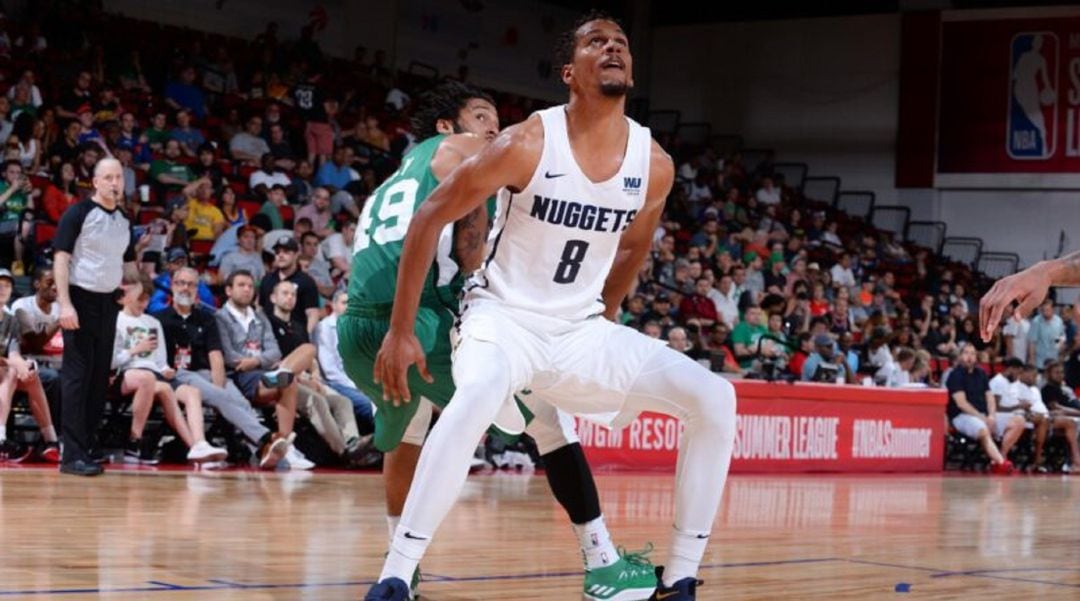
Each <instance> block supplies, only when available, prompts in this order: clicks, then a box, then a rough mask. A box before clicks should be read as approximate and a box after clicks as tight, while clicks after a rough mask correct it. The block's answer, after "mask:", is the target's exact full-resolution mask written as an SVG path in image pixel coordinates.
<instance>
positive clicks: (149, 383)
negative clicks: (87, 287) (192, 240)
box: [112, 276, 227, 465]
mask: <svg viewBox="0 0 1080 601" xmlns="http://www.w3.org/2000/svg"><path fill="white" fill-rule="evenodd" d="M153 288H154V285H153V284H152V283H151V282H150V279H149V278H147V277H145V276H144V277H143V278H142V280H141V281H140V282H139V283H138V284H135V285H130V286H128V287H127V288H126V289H125V291H124V300H123V305H124V308H123V310H122V311H120V313H119V314H118V315H117V318H116V341H115V344H114V346H113V361H112V367H113V369H115V370H116V380H115V387H116V389H117V391H118V392H119V393H120V394H121V395H124V396H127V395H134V397H133V399H132V403H131V435H130V438H129V439H128V444H127V447H126V448H125V449H124V462H125V463H139V464H144V465H145V464H148V465H153V464H156V463H157V462H158V460H157V458H156V456H155V454H156V450H157V449H156V445H148V444H144V443H143V440H142V435H143V429H144V428H145V427H146V420H147V419H148V418H149V417H150V410H151V408H152V405H153V403H154V400H155V399H156V400H157V401H158V403H160V404H161V406H162V408H163V409H164V411H165V421H166V422H168V424H169V426H170V427H171V428H172V429H173V430H174V431H175V432H176V434H177V436H179V437H180V439H181V440H183V441H184V444H185V445H187V447H188V454H187V459H188V461H191V462H195V463H203V462H209V461H221V460H223V459H225V457H226V455H227V453H226V451H225V449H219V448H217V447H214V446H211V445H210V443H208V442H206V436H205V435H204V433H203V410H202V395H201V394H200V393H199V391H198V390H197V389H196V388H193V387H191V386H188V385H185V384H179V383H177V382H174V380H173V378H175V376H176V370H175V369H173V368H172V367H170V366H169V364H168V362H167V359H166V355H165V347H163V346H161V344H160V341H163V340H164V339H165V333H164V331H163V330H162V328H161V322H159V321H158V320H157V319H155V318H154V317H152V316H150V315H147V314H146V313H144V311H145V310H146V305H147V303H149V302H150V293H151V291H152V290H153ZM174 390H175V393H174ZM178 401H179V402H180V403H183V405H184V407H185V408H186V409H187V418H186V420H185V417H184V413H183V412H182V411H181V410H180V406H179V405H178V404H177V402H178Z"/></svg>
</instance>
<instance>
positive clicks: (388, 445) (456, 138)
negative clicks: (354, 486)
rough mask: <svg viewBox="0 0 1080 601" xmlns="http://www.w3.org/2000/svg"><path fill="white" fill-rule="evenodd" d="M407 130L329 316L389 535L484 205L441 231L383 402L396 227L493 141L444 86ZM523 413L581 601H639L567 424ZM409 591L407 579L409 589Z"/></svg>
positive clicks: (474, 112) (483, 220) (444, 386)
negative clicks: (405, 394) (580, 568)
mask: <svg viewBox="0 0 1080 601" xmlns="http://www.w3.org/2000/svg"><path fill="white" fill-rule="evenodd" d="M413 131H414V134H415V135H416V136H417V138H418V139H419V142H418V144H417V145H416V146H415V147H414V148H413V149H412V150H411V151H410V152H409V153H408V154H407V155H406V156H405V157H404V159H403V160H402V163H401V167H400V168H399V169H398V170H397V171H396V172H395V173H394V174H392V175H391V176H390V177H389V178H388V179H387V180H386V181H385V182H384V183H383V184H382V185H381V186H380V187H379V188H378V189H377V190H376V191H375V192H374V193H373V194H372V195H371V196H370V197H369V198H368V200H367V203H366V204H365V206H364V210H363V211H362V213H361V215H360V223H359V225H358V226H357V232H356V241H355V243H354V247H353V253H354V254H353V258H352V272H351V274H350V278H349V298H348V308H347V309H346V311H345V314H344V315H342V316H341V317H340V318H339V319H338V334H339V344H338V348H339V351H340V353H341V356H342V359H343V360H344V364H345V371H346V372H347V373H348V375H349V377H350V378H351V379H352V380H353V382H354V383H356V385H357V386H358V387H359V388H360V390H362V391H363V392H364V393H365V394H367V396H368V397H369V398H371V399H372V402H373V403H374V404H375V406H376V409H377V410H376V412H375V445H376V446H377V447H378V448H379V449H380V450H382V451H384V452H385V453H386V455H385V459H384V462H383V477H384V480H385V485H386V503H387V523H388V526H389V529H390V537H391V539H392V538H393V535H394V531H395V529H396V528H397V523H398V520H399V518H400V516H401V512H402V509H403V507H404V505H405V497H406V495H407V494H408V491H409V486H410V485H411V483H412V478H413V472H414V471H415V469H416V465H417V462H418V460H419V456H420V446H421V445H422V444H423V441H424V437H425V435H426V434H427V430H428V426H429V424H430V420H431V405H432V404H434V405H435V406H438V407H440V408H441V407H444V406H445V405H446V403H448V402H449V401H450V398H451V397H452V396H453V394H454V390H455V388H454V382H453V379H452V377H451V362H450V355H451V343H450V332H451V329H452V327H453V324H454V320H455V318H456V314H457V310H458V301H457V298H458V293H459V292H460V290H461V287H462V285H463V282H464V277H463V276H464V275H467V274H470V273H471V272H472V271H474V270H475V269H477V268H478V267H479V266H480V264H481V262H482V261H483V259H484V256H485V248H486V245H485V239H486V237H487V231H488V219H489V215H488V211H489V208H488V207H483V206H481V207H480V208H478V209H477V211H474V212H473V213H471V214H469V215H467V216H466V217H465V218H463V219H461V220H460V221H458V222H457V223H455V224H453V225H451V226H448V227H447V228H446V230H445V231H444V232H443V233H442V237H441V239H440V244H439V252H438V255H437V258H436V262H435V264H434V265H433V267H432V270H431V273H430V275H429V276H428V280H427V281H426V283H425V287H424V293H423V295H422V300H421V303H420V310H419V312H418V313H417V318H416V325H415V333H416V336H417V338H418V339H419V340H420V341H421V344H422V345H423V347H424V350H425V352H426V353H427V365H426V369H420V370H413V371H412V372H411V373H410V374H409V387H410V390H412V391H414V392H415V393H416V396H415V397H414V399H413V401H412V402H409V403H404V404H400V405H395V404H394V403H391V402H390V401H388V400H384V399H383V390H382V387H381V386H380V385H379V384H377V383H376V382H375V381H374V365H375V356H376V354H377V352H378V350H379V346H380V345H381V344H382V340H383V337H384V336H385V335H386V332H387V330H388V329H389V328H390V321H389V320H390V313H391V309H392V303H393V299H394V294H395V291H396V282H397V274H398V264H399V259H400V256H401V250H402V245H403V241H404V238H405V232H406V231H407V230H408V226H409V221H410V220H411V218H412V215H413V214H414V212H415V211H416V210H417V209H418V208H419V206H420V204H421V203H422V202H424V200H425V199H426V198H427V196H428V195H429V194H430V193H431V192H432V191H433V190H434V189H435V187H436V186H437V185H438V184H439V182H440V181H441V180H443V179H445V178H446V176H447V175H449V174H450V172H451V171H453V169H454V168H456V167H457V166H458V165H460V164H461V163H463V162H464V161H465V160H467V159H468V158H469V157H470V156H472V155H473V154H475V153H477V152H478V151H479V150H480V149H481V148H482V147H483V146H485V145H486V144H487V143H488V142H490V141H491V140H492V139H494V138H495V136H496V135H497V134H498V132H499V120H498V113H497V111H496V109H495V106H494V104H493V102H492V100H491V99H490V97H488V96H487V95H486V94H485V93H483V92H482V91H480V90H478V89H475V88H473V87H471V86H468V85H465V84H462V83H459V82H454V81H447V82H445V83H443V84H440V86H439V87H437V88H435V89H434V90H432V91H431V92H429V93H428V94H427V95H426V96H425V97H424V98H423V99H422V101H421V106H420V108H419V109H418V111H417V112H416V114H415V116H414V119H413ZM489 204H490V203H489ZM421 397H422V398H421ZM528 409H529V410H530V412H532V413H533V414H534V416H533V420H532V421H531V422H530V424H529V427H528V428H527V429H526V432H527V433H528V434H530V435H531V436H532V437H533V438H534V439H535V440H536V442H537V446H538V448H539V450H540V453H541V454H542V456H543V460H544V466H545V468H546V473H547V478H548V483H549V484H550V486H551V489H552V492H553V493H554V495H555V498H556V499H557V500H558V501H559V503H560V504H561V505H562V506H563V508H564V509H565V510H566V512H567V514H568V515H569V517H570V520H571V522H572V523H573V527H574V531H575V533H576V534H577V536H578V539H579V542H580V544H581V550H582V554H583V556H584V559H585V567H586V574H585V584H584V598H585V599H590V600H599V601H630V600H635V599H645V598H647V597H648V596H649V594H650V593H651V592H652V591H653V590H654V588H655V587H656V577H655V573H654V570H653V567H652V565H651V564H650V563H649V562H648V560H647V559H645V557H644V556H643V555H644V554H642V553H625V552H624V551H622V550H616V548H615V547H614V545H613V544H612V542H611V538H610V535H609V533H608V531H607V528H606V526H605V524H604V518H603V515H602V514H601V511H600V501H599V496H598V493H597V491H596V485H595V483H594V482H593V477H592V473H591V471H590V470H589V465H588V463H587V462H586V460H585V454H584V452H583V451H582V448H581V444H580V443H579V442H578V441H577V437H576V434H575V432H574V422H573V420H572V418H569V417H568V416H566V415H565V414H561V413H559V412H557V411H556V410H555V409H554V408H553V407H551V406H550V405H548V404H546V403H542V402H539V403H531V404H530V405H529V406H528ZM416 586H417V578H415V577H414V579H413V582H412V584H411V589H412V590H411V591H410V592H411V593H415V590H416Z"/></svg>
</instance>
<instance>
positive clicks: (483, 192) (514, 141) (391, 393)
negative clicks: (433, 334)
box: [374, 118, 543, 405]
mask: <svg viewBox="0 0 1080 601" xmlns="http://www.w3.org/2000/svg"><path fill="white" fill-rule="evenodd" d="M542 148H543V129H542V126H541V125H540V123H539V119H538V118H533V119H530V120H529V121H526V122H525V123H523V124H521V125H517V126H514V127H510V128H508V129H507V130H506V131H504V132H503V133H502V134H500V135H499V136H498V137H497V138H496V139H495V140H494V141H493V142H491V143H490V144H488V145H487V146H486V147H484V148H483V150H481V151H480V152H479V154H476V155H475V156H473V157H471V158H469V159H467V160H465V161H464V162H462V163H461V165H460V166H459V167H458V168H457V169H454V170H453V171H452V172H451V173H450V175H449V176H448V177H447V178H446V179H444V180H443V181H442V183H441V184H439V186H438V187H437V188H436V189H435V191H434V192H432V193H431V196H429V197H428V198H427V200H426V201H424V203H423V204H421V205H420V209H419V210H418V211H417V212H416V214H415V215H414V216H413V218H412V221H411V222H410V223H409V231H408V234H407V235H406V236H405V246H404V248H403V250H402V253H401V262H400V265H399V267H398V281H397V292H396V294H395V295H394V309H393V312H392V314H391V317H390V330H389V332H387V334H386V337H385V338H384V339H383V343H382V347H381V348H380V349H379V354H378V356H376V358H375V374H374V375H375V382H376V383H379V384H381V385H382V387H383V398H384V399H385V400H391V401H393V402H394V404H395V405H396V404H400V402H401V401H405V402H408V401H409V400H411V397H410V394H409V386H408V370H409V367H410V366H411V365H413V364H416V367H417V369H418V370H419V372H420V375H421V376H423V377H424V378H425V379H426V380H428V381H431V374H429V373H428V371H427V363H426V361H425V359H424V352H423V350H422V349H421V347H420V342H419V341H418V340H417V339H416V335H415V334H414V333H413V327H414V324H415V322H416V311H417V307H418V305H419V303H420V293H421V291H422V289H423V286H424V279H425V278H426V277H427V273H428V270H430V268H431V263H432V261H433V260H434V259H435V250H436V247H437V245H438V240H439V233H440V232H441V231H442V229H443V228H444V227H446V225H447V224H449V223H453V222H455V221H457V220H459V219H461V218H462V217H464V216H465V215H468V214H469V213H470V212H472V211H473V210H475V209H476V208H477V207H479V206H482V205H483V203H484V202H485V201H486V200H487V199H488V198H489V197H490V196H491V195H492V194H494V193H495V192H496V191H497V190H498V189H499V188H502V187H504V186H509V187H512V188H516V189H522V188H523V187H524V186H525V185H526V184H527V183H528V181H529V179H530V178H531V177H532V173H533V171H534V170H535V169H536V165H537V163H539V161H540V153H541V150H542Z"/></svg>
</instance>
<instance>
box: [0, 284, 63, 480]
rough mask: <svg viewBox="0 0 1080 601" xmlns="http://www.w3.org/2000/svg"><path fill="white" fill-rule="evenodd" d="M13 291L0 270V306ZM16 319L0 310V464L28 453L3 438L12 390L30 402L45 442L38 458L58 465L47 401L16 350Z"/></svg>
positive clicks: (32, 364) (31, 366)
mask: <svg viewBox="0 0 1080 601" xmlns="http://www.w3.org/2000/svg"><path fill="white" fill-rule="evenodd" d="M14 288H15V278H14V276H12V275H11V272H10V271H8V270H6V269H0V307H4V308H5V309H6V307H7V303H8V301H9V300H10V299H11V293H12V291H13V290H14ZM19 331H20V320H19V319H18V318H17V317H16V316H15V315H13V314H11V313H10V312H8V311H7V310H4V311H0V358H2V359H3V361H2V363H3V365H2V366H0V463H2V462H13V463H17V462H19V461H22V460H23V459H25V458H26V457H28V456H29V454H30V450H29V449H27V448H25V447H23V446H22V445H21V444H19V443H17V442H16V441H14V440H9V439H8V437H7V423H8V416H9V415H10V414H11V402H12V399H13V398H14V396H15V392H16V391H21V392H25V393H26V395H27V396H28V397H29V399H30V412H31V414H32V415H33V416H34V421H35V422H37V426H38V429H40V430H41V435H42V438H43V439H44V441H45V445H44V447H43V448H42V449H41V450H40V452H39V455H40V456H41V458H42V459H44V460H45V461H47V462H49V463H60V445H59V443H58V442H57V437H56V428H55V427H54V426H53V421H52V414H51V412H50V411H49V402H48V400H47V399H46V397H45V389H44V388H43V387H42V382H41V379H40V378H39V377H38V367H37V362H36V361H34V360H33V359H24V358H23V356H22V352H21V349H20V342H21V339H20V336H19Z"/></svg>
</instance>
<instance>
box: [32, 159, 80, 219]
mask: <svg viewBox="0 0 1080 601" xmlns="http://www.w3.org/2000/svg"><path fill="white" fill-rule="evenodd" d="M79 197H80V193H79V188H78V186H76V181H75V165H72V164H71V163H64V164H62V165H60V169H59V171H58V172H57V173H56V177H54V178H53V182H52V185H50V186H49V187H48V188H45V193H44V195H43V197H42V199H41V204H42V209H43V210H44V213H45V217H48V218H49V221H50V222H51V223H54V224H58V223H59V221H60V215H63V214H64V212H65V211H67V210H68V208H69V206H71V205H72V204H75V203H76V202H79Z"/></svg>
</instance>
